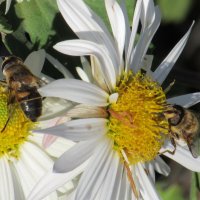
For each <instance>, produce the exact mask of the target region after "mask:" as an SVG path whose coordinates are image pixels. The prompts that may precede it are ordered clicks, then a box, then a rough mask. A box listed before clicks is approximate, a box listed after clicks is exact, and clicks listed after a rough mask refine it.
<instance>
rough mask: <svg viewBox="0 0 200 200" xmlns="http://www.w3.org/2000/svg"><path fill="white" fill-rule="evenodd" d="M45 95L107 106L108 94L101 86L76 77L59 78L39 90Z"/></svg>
mask: <svg viewBox="0 0 200 200" xmlns="http://www.w3.org/2000/svg"><path fill="white" fill-rule="evenodd" d="M38 91H39V92H40V93H41V94H42V95H43V96H50V97H60V98H64V99H67V100H70V101H74V102H77V103H84V104H88V105H94V106H106V105H107V104H108V103H107V99H108V94H107V93H106V92H105V91H103V90H102V89H100V88H99V87H97V86H95V85H93V84H90V83H87V82H85V81H80V80H76V79H59V80H57V81H54V82H52V83H50V84H48V85H45V86H44V87H42V88H40V89H39V90H38Z"/></svg>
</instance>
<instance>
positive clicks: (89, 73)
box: [81, 56, 94, 83]
mask: <svg viewBox="0 0 200 200" xmlns="http://www.w3.org/2000/svg"><path fill="white" fill-rule="evenodd" d="M81 64H82V67H83V71H84V72H85V74H86V75H87V77H88V79H89V82H91V83H92V82H93V80H94V77H93V76H92V69H91V64H90V62H89V61H88V60H87V59H86V58H85V57H84V56H81Z"/></svg>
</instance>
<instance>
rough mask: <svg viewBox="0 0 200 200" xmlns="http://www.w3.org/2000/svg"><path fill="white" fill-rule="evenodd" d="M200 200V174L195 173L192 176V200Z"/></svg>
mask: <svg viewBox="0 0 200 200" xmlns="http://www.w3.org/2000/svg"><path fill="white" fill-rule="evenodd" d="M199 199H200V173H196V172H194V173H193V174H192V181H191V187H190V200H199Z"/></svg>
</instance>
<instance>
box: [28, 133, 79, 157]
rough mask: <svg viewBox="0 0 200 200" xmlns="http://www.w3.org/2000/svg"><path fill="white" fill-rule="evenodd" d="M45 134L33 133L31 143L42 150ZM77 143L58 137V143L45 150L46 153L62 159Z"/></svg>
mask: <svg viewBox="0 0 200 200" xmlns="http://www.w3.org/2000/svg"><path fill="white" fill-rule="evenodd" d="M43 136H44V135H43V134H37V133H33V134H32V136H30V142H32V143H34V144H36V145H37V146H39V147H41V148H42V141H43ZM74 144H75V143H74V142H72V141H70V140H66V139H63V138H60V137H58V138H57V139H56V141H55V142H54V143H53V144H51V146H49V147H48V148H46V149H45V151H46V152H47V153H48V154H49V155H50V156H53V157H55V158H58V157H60V156H61V155H62V154H63V153H64V152H65V151H66V150H68V149H69V148H71V147H72V146H73V145H74Z"/></svg>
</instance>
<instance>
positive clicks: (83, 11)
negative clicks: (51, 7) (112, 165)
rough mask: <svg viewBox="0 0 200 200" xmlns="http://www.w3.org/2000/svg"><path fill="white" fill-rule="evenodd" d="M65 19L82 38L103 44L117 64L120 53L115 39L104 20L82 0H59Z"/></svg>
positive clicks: (114, 63) (115, 64)
mask: <svg viewBox="0 0 200 200" xmlns="http://www.w3.org/2000/svg"><path fill="white" fill-rule="evenodd" d="M57 3H58V7H59V10H60V12H61V13H62V15H63V17H64V18H65V21H66V22H67V24H68V25H69V26H70V28H71V29H72V30H73V31H74V32H75V33H76V34H77V35H78V37H79V38H80V39H83V40H88V41H92V42H95V43H96V44H98V45H101V46H102V47H103V49H104V51H105V52H106V54H108V56H109V57H110V58H111V59H112V62H113V65H114V66H117V63H118V59H119V58H118V54H117V52H116V49H115V45H114V41H113V39H112V37H111V35H110V33H109V31H108V30H107V28H106V26H105V25H104V23H103V21H102V20H101V19H100V18H99V17H98V16H97V15H96V14H95V13H94V12H93V11H92V10H91V9H90V8H89V7H87V5H86V4H85V3H84V1H82V0H64V1H63V0H57Z"/></svg>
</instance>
